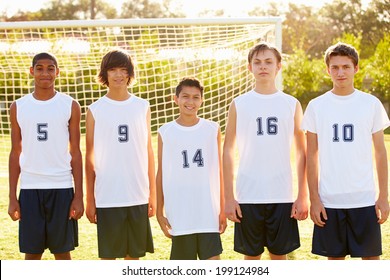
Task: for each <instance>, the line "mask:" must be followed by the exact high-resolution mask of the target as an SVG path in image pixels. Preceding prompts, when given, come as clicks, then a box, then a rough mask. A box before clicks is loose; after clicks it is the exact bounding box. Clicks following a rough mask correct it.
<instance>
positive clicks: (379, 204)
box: [375, 199, 390, 224]
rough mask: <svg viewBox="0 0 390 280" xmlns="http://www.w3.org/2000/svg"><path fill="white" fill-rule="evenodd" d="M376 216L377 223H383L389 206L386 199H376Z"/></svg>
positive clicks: (389, 210)
mask: <svg viewBox="0 0 390 280" xmlns="http://www.w3.org/2000/svg"><path fill="white" fill-rule="evenodd" d="M375 211H376V216H377V217H378V223H379V224H383V223H384V222H386V221H387V218H388V217H389V212H390V207H389V201H388V200H387V199H378V200H377V201H376V203H375Z"/></svg>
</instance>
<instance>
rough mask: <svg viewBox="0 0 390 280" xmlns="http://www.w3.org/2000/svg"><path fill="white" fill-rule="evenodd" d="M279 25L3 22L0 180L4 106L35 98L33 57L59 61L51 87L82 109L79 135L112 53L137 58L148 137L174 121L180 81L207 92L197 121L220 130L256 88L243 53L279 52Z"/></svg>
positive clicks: (261, 21) (136, 89) (6, 131)
mask: <svg viewBox="0 0 390 280" xmlns="http://www.w3.org/2000/svg"><path fill="white" fill-rule="evenodd" d="M279 22H280V21H279V19H278V18H253V19H245V20H241V21H240V20H235V19H220V20H218V19H214V20H203V21H202V20H201V19H199V20H190V19H171V20H170V19H161V20H157V19H155V20H146V19H145V20H104V21H102V20H97V21H49V22H15V23H10V22H8V23H5V22H3V23H0V58H1V64H0V110H1V124H0V174H1V175H5V176H6V175H7V174H8V171H7V169H8V155H9V152H10V146H11V145H10V142H11V140H10V121H9V107H10V105H11V103H12V102H13V101H15V100H16V99H18V98H20V97H21V96H23V95H25V94H27V93H30V92H32V90H33V86H34V84H33V79H32V77H31V76H30V75H29V67H30V65H31V60H32V57H33V56H34V55H35V54H36V53H38V52H44V51H48V52H52V53H53V54H55V55H56V57H57V59H58V63H59V67H60V75H59V77H58V78H57V81H56V89H57V90H58V91H61V92H64V93H66V94H69V95H70V96H72V97H73V98H75V99H77V100H78V102H79V103H80V105H81V108H82V120H81V129H82V133H83V134H84V132H85V114H86V111H87V109H88V106H89V105H90V104H91V103H92V102H94V101H96V100H97V99H98V98H100V97H102V96H103V95H104V94H105V93H106V91H107V88H105V87H102V86H100V85H99V84H98V83H97V82H96V76H97V73H98V70H99V67H100V62H101V59H102V57H103V55H104V54H105V53H106V52H107V51H109V50H111V49H113V48H122V49H125V50H127V51H128V52H129V53H130V54H131V56H132V58H133V59H134V63H135V74H136V77H135V81H134V82H133V84H132V85H131V86H130V87H129V91H130V92H131V93H133V94H135V95H137V96H139V97H142V98H144V99H147V100H148V101H149V102H150V105H151V112H152V132H153V133H155V132H156V131H157V129H158V128H159V127H160V126H161V125H162V124H164V123H166V122H168V121H171V120H173V119H174V118H176V117H177V115H178V108H177V106H175V104H174V102H173V95H174V92H175V87H176V86H177V84H178V82H179V81H180V79H181V78H183V77H185V76H193V77H197V78H198V79H199V80H200V81H201V82H202V84H203V86H204V102H203V105H202V107H201V109H200V111H199V116H200V117H203V118H207V119H211V120H213V121H216V122H218V123H219V124H220V125H221V129H222V131H224V129H225V125H226V117H227V112H228V106H229V104H230V103H231V101H232V99H233V98H234V97H236V96H237V95H239V94H242V93H244V92H246V91H248V90H250V89H251V88H252V87H253V78H252V76H251V74H250V72H249V71H248V70H247V54H248V50H249V49H250V48H251V47H253V46H254V45H255V44H257V43H258V42H260V41H267V42H270V43H273V44H275V45H277V46H278V44H280V42H281V38H280V35H279V34H280V33H278V31H277V28H278V23H279ZM82 149H83V150H84V147H82Z"/></svg>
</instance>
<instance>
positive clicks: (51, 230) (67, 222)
mask: <svg viewBox="0 0 390 280" xmlns="http://www.w3.org/2000/svg"><path fill="white" fill-rule="evenodd" d="M44 194H45V195H44V200H45V208H46V212H45V213H46V232H47V247H48V248H49V249H50V252H51V253H53V254H62V253H66V252H69V251H72V250H74V248H75V247H77V246H78V224H77V220H74V219H69V211H70V205H71V203H72V200H73V195H74V193H73V188H68V189H52V190H44Z"/></svg>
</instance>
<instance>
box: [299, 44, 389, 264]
mask: <svg viewBox="0 0 390 280" xmlns="http://www.w3.org/2000/svg"><path fill="white" fill-rule="evenodd" d="M358 62H359V56H358V53H357V51H356V50H355V48H354V47H352V46H350V45H348V44H345V43H338V44H335V45H333V46H331V47H329V48H328V49H327V50H326V52H325V63H326V67H327V71H328V73H329V75H330V77H331V79H332V82H333V88H332V89H331V90H330V91H328V92H326V93H325V94H323V95H321V96H319V97H317V98H315V99H313V100H312V101H310V102H309V104H308V106H307V109H306V111H305V114H304V118H303V122H302V128H303V129H304V130H306V131H307V170H308V183H309V192H310V202H311V207H310V216H311V219H312V220H313V222H314V224H315V225H314V232H313V242H312V253H314V254H317V255H321V256H325V257H328V259H331V260H333V259H345V257H346V256H347V255H350V256H351V257H361V258H362V259H379V256H380V255H381V254H382V248H381V246H382V245H381V230H380V224H382V223H384V222H385V221H386V220H387V218H388V216H389V201H388V186H387V183H388V170H387V154H386V147H385V143H384V136H383V130H384V129H385V128H386V127H388V126H389V125H390V122H389V118H388V116H387V114H386V111H385V109H384V108H383V105H382V104H381V102H380V101H379V100H378V99H377V98H376V97H374V96H373V95H371V94H367V93H364V92H362V91H359V90H357V89H355V88H354V76H355V74H356V73H357V71H358ZM372 144H373V145H372ZM372 146H373V147H374V151H375V153H374V155H375V160H376V169H377V175H378V176H377V177H378V185H379V194H378V195H377V194H376V187H375V182H374V175H373V160H372V159H373V157H372Z"/></svg>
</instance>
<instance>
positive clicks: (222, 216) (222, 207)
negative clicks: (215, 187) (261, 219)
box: [217, 128, 227, 233]
mask: <svg viewBox="0 0 390 280" xmlns="http://www.w3.org/2000/svg"><path fill="white" fill-rule="evenodd" d="M221 138H222V137H221V129H220V128H218V135H217V143H218V161H219V181H220V212H219V232H220V233H224V232H225V230H226V227H227V222H226V215H225V194H224V183H223V168H222V149H221Z"/></svg>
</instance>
